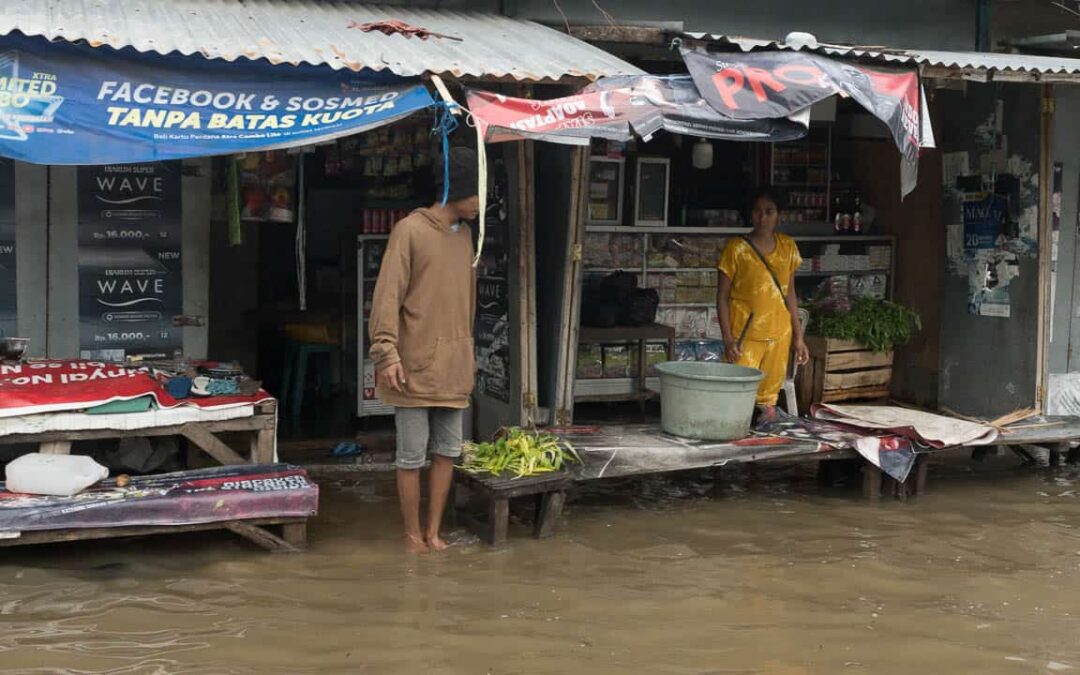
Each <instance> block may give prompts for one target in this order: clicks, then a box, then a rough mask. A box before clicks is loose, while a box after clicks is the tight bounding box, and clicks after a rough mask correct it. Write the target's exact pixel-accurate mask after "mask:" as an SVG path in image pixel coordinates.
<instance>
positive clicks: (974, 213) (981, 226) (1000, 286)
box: [963, 194, 1020, 318]
mask: <svg viewBox="0 0 1080 675" xmlns="http://www.w3.org/2000/svg"><path fill="white" fill-rule="evenodd" d="M1008 205H1009V202H1008V200H1007V199H1006V198H1005V197H1003V196H1002V195H997V194H986V195H980V196H978V197H977V198H973V199H968V200H965V201H964V204H963V217H964V223H963V233H964V235H963V236H964V240H963V246H964V255H963V259H964V263H965V266H966V268H967V273H968V287H969V297H968V311H969V312H971V313H972V314H974V315H976V316H991V317H1001V318H1008V317H1009V316H1010V314H1011V308H1010V300H1009V285H1010V284H1011V283H1012V280H1013V279H1015V278H1016V277H1018V276H1020V264H1019V260H1018V258H1017V254H1016V253H1015V252H1013V251H1012V250H1010V248H1009V243H1010V242H1012V241H1015V239H1016V238H1015V237H1010V236H1009V235H1010V232H1009V230H1010V227H1009V220H1010V219H1009V211H1008Z"/></svg>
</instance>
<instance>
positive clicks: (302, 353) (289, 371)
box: [281, 342, 337, 424]
mask: <svg viewBox="0 0 1080 675" xmlns="http://www.w3.org/2000/svg"><path fill="white" fill-rule="evenodd" d="M336 350H337V347H335V346H334V345H327V344H321V343H315V342H289V343H287V345H286V348H285V368H284V372H283V373H282V376H281V402H282V407H283V408H284V409H285V410H287V411H288V414H289V418H290V419H291V420H292V422H293V424H296V423H297V422H298V421H299V420H300V409H301V408H302V407H303V404H304V385H306V384H307V372H308V362H309V361H310V360H311V357H313V356H315V357H318V356H320V355H324V354H325V355H326V358H325V359H318V360H317V361H316V364H315V365H316V368H317V371H316V376H317V379H316V384H317V388H318V389H319V394H320V395H322V393H323V392H322V389H323V387H328V386H329V385H330V383H331V382H332V380H333V375H332V371H333V361H334V357H335V355H336V354H335V351H336Z"/></svg>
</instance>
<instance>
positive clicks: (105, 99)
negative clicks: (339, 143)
mask: <svg viewBox="0 0 1080 675" xmlns="http://www.w3.org/2000/svg"><path fill="white" fill-rule="evenodd" d="M430 105H432V99H431V96H430V94H428V92H427V90H426V89H425V88H424V87H423V86H422V85H421V84H420V83H419V82H418V81H417V80H415V79H405V78H399V77H396V76H393V75H382V74H372V73H368V72H365V73H363V74H359V73H355V72H352V71H348V70H341V71H335V70H331V69H330V68H327V67H316V66H307V65H301V66H293V65H276V66H275V65H270V64H267V63H261V62H254V61H249V60H246V59H240V60H237V61H233V62H226V61H222V60H213V59H204V58H202V57H200V56H179V55H170V56H163V55H159V54H149V53H147V54H140V53H134V52H130V51H128V50H123V51H115V50H113V49H111V48H107V47H101V48H92V47H87V46H82V45H74V44H70V43H65V42H55V43H50V42H48V41H46V40H43V39H41V38H28V37H19V36H7V37H4V38H2V39H0V156H4V157H11V158H14V159H18V160H22V161H26V162H34V163H38V164H112V163H125V162H145V161H157V160H162V159H181V158H184V157H197V156H207V155H218V154H230V153H238V152H245V151H249V150H251V151H254V150H267V149H273V148H285V147H293V146H299V145H308V144H312V143H317V142H320V141H325V140H328V139H333V138H336V137H339V136H343V135H347V134H353V133H357V132H359V131H363V130H365V129H369V128H372V127H375V126H380V125H383V124H387V123H389V122H392V121H394V120H397V119H399V118H401V117H404V116H406V115H409V114H411V113H413V112H416V111H417V110H420V109H423V108H426V107H428V106H430Z"/></svg>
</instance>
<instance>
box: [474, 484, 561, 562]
mask: <svg viewBox="0 0 1080 675" xmlns="http://www.w3.org/2000/svg"><path fill="white" fill-rule="evenodd" d="M573 480H574V478H573V476H572V475H571V473H570V472H569V471H557V472H554V473H545V474H540V475H538V476H529V477H527V478H512V477H508V476H507V477H503V476H491V475H480V474H471V473H466V472H464V471H454V482H455V483H456V485H457V486H459V487H463V488H465V489H467V490H468V491H470V492H472V493H474V494H477V495H479V496H481V497H482V498H483V499H484V500H485V501H486V502H487V521H486V522H483V523H477V522H475V521H474V522H470V523H469V525H471V527H472V529H473V530H474V531H475V532H476V533H477V534H478V535H479V536H480V537H482V538H483V539H484V540H485V541H487V542H488V543H489V544H491V545H493V546H500V545H502V544H505V543H506V542H507V539H508V537H509V528H510V500H511V499H516V498H519V497H530V496H533V497H536V520H535V527H534V531H533V534H534V535H535V536H536V537H537V538H545V537H550V536H552V535H553V534H555V530H556V529H557V527H558V522H559V518H560V517H561V515H562V509H563V504H565V503H566V488H567V487H569V486H570V484H571V483H572V482H573Z"/></svg>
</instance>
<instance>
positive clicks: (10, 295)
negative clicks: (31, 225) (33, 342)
mask: <svg viewBox="0 0 1080 675" xmlns="http://www.w3.org/2000/svg"><path fill="white" fill-rule="evenodd" d="M15 289H16V274H15V162H13V161H11V160H10V159H0V337H4V336H6V337H14V336H17V335H18V332H19V322H18V304H17V292H16V290H15Z"/></svg>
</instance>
